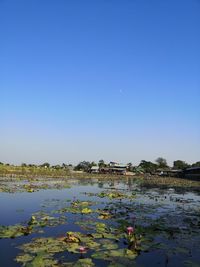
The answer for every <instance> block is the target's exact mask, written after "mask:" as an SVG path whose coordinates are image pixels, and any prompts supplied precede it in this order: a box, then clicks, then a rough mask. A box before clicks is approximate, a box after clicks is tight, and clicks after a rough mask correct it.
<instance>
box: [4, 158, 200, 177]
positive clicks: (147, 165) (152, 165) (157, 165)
mask: <svg viewBox="0 0 200 267" xmlns="http://www.w3.org/2000/svg"><path fill="white" fill-rule="evenodd" d="M0 165H4V166H5V165H6V166H9V165H10V164H8V163H6V164H5V163H3V162H0ZM126 165H127V170H128V171H132V172H138V171H142V172H146V173H154V172H156V171H158V170H159V169H169V168H170V167H169V165H168V163H167V160H166V159H165V158H162V157H159V158H157V159H156V160H155V162H151V161H146V160H141V161H140V164H139V165H137V166H134V165H133V164H132V163H131V162H129V163H127V164H126ZM93 166H98V167H99V168H106V167H108V166H109V163H106V162H105V161H104V160H103V159H101V160H99V162H94V161H91V162H90V161H81V162H79V163H78V164H77V165H76V166H72V164H66V163H63V164H61V165H59V164H57V165H51V164H50V163H48V162H45V163H43V164H39V165H37V164H26V163H22V164H21V167H22V168H45V169H55V170H68V169H73V170H75V171H85V172H87V171H89V170H90V169H91V168H92V167H93ZM189 167H200V161H197V162H195V163H193V164H188V163H187V162H185V161H183V160H175V161H174V162H173V166H172V168H171V169H174V170H183V169H186V168H189Z"/></svg>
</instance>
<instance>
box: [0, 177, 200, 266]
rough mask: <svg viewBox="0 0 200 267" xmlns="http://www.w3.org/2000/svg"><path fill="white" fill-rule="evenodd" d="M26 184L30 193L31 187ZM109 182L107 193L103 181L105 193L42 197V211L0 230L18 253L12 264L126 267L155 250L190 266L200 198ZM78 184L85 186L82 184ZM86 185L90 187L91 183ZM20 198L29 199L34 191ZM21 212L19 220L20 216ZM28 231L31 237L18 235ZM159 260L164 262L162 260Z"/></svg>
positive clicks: (199, 222)
mask: <svg viewBox="0 0 200 267" xmlns="http://www.w3.org/2000/svg"><path fill="white" fill-rule="evenodd" d="M101 183H103V182H102V181H101ZM28 184H29V185H30V184H31V186H30V188H33V189H34V186H33V185H34V183H28ZM41 184H42V183H41ZM110 184H111V189H110V190H109V189H107V188H108V187H109V183H107V181H106V187H105V188H106V190H105V188H96V191H95V190H94V191H93V190H91V192H92V193H84V194H83V193H82V192H79V193H77V195H76V197H74V192H73V190H72V193H71V194H70V190H69V191H68V190H66V191H63V192H62V194H63V195H62V197H61V198H60V197H59V196H60V195H59V194H60V192H59V193H58V194H57V195H55V196H54V198H52V199H51V198H49V195H47V197H45V198H44V201H43V202H42V205H40V207H42V210H40V211H38V212H34V213H32V214H31V215H30V214H29V216H28V219H26V220H25V221H23V223H22V224H15V225H10V226H0V238H1V241H3V239H4V238H16V240H15V244H16V245H15V246H17V253H18V252H20V253H19V254H18V255H17V256H16V261H17V262H18V263H19V264H20V265H21V266H24V267H31V266H32V267H42V266H44V267H47V266H53V267H58V266H59V267H65V266H83V267H90V266H101V264H102V265H105V266H109V267H117V266H118V267H120V266H131V267H132V266H135V265H137V261H138V260H139V261H141V259H143V257H144V258H145V256H144V255H147V254H151V253H155V252H156V253H157V254H158V255H166V259H167V261H169V262H170V261H171V259H174V258H175V260H177V259H178V260H179V261H181V262H182V266H184V265H185V266H192V264H193V259H194V262H195V261H196V258H198V256H197V252H196V250H198V248H199V242H200V239H199V236H200V235H199V233H200V230H199V226H200V209H199V202H198V201H200V200H198V201H196V202H195V201H194V200H193V199H191V198H190V197H187V198H186V197H185V196H184V195H177V194H176V193H175V191H174V190H173V191H172V190H170V191H169V190H165V191H159V190H157V191H155V190H154V191H153V190H147V189H137V190H136V189H135V187H134V190H133V191H132V189H130V190H128V189H127V188H128V185H127V188H126V185H123V189H121V188H120V186H118V184H117V185H116V188H115V185H114V184H113V183H110ZM43 185H44V184H43ZM54 185H55V183H54ZM81 185H88V181H86V180H84V182H83V183H81ZM73 186H77V185H73ZM90 186H91V188H92V189H93V184H91V185H90ZM20 188H21V187H20ZM26 188H27V189H28V188H29V187H28V186H27V187H26ZM52 188H53V187H52ZM59 189H60V188H59ZM97 189H98V190H97ZM23 190H24V188H23ZM35 190H38V188H36V189H35ZM82 190H84V189H82ZM42 193H43V192H42ZM68 193H69V195H68ZM79 194H80V195H79ZM25 195H27V196H28V197H32V195H34V192H33V194H32V195H29V194H25ZM65 196H66V197H67V198H68V199H66V198H65ZM50 197H51V196H50ZM79 197H80V199H79ZM90 197H92V198H90ZM99 198H100V199H102V200H100V201H99ZM91 199H92V200H93V201H90V200H91ZM198 199H199V198H198ZM96 200H97V201H96ZM17 208H19V207H17ZM15 210H16V209H15ZM23 210H24V212H23V213H22V214H20V213H18V215H19V216H22V215H23V216H24V213H26V210H25V209H23ZM50 227H51V229H50ZM33 233H34V238H33V239H31V237H32V236H30V237H27V239H25V238H24V237H23V236H24V235H30V234H33ZM17 237H20V238H18V239H17ZM23 238H24V239H23ZM18 240H19V242H18ZM25 240H26V241H25ZM6 241H9V240H6ZM195 253H196V254H195ZM194 254H195V257H193V255H194ZM152 255H153V254H152ZM191 255H192V256H191ZM176 257H177V258H176ZM166 259H164V260H166ZM191 259H192V261H189V260H191ZM160 262H161V265H162V266H164V264H166V263H165V262H163V259H162V260H160ZM0 263H1V260H0ZM145 264H146V263H143V266H148V265H145Z"/></svg>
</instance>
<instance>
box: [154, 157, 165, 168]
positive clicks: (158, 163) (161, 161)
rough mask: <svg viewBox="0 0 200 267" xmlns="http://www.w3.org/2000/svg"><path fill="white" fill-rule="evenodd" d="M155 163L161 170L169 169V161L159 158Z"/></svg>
mask: <svg viewBox="0 0 200 267" xmlns="http://www.w3.org/2000/svg"><path fill="white" fill-rule="evenodd" d="M155 161H156V163H157V165H158V167H159V168H167V167H168V165H167V161H166V159H164V158H161V157H159V158H157V159H156V160H155Z"/></svg>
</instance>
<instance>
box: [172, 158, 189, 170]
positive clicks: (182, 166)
mask: <svg viewBox="0 0 200 267" xmlns="http://www.w3.org/2000/svg"><path fill="white" fill-rule="evenodd" d="M187 167H189V164H187V163H186V162H185V161H182V160H175V161H174V164H173V168H174V169H178V170H183V169H185V168H187Z"/></svg>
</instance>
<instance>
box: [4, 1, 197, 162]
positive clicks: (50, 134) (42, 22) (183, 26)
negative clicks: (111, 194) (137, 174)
mask: <svg viewBox="0 0 200 267" xmlns="http://www.w3.org/2000/svg"><path fill="white" fill-rule="evenodd" d="M199 14H200V1H199V0H168V1H165V0H163V1H161V0H152V1H149V0H124V1H122V0H95V1H93V0H84V1H83V0H71V1H70V0H28V1H27V0H17V1H16V0H0V93H1V94H0V95H1V98H0V100H1V101H0V114H1V124H0V132H1V135H0V136H1V138H0V161H3V162H10V163H15V164H20V163H22V162H26V163H30V162H33V163H34V162H35V163H40V162H44V161H49V162H50V163H52V164H54V163H62V162H66V163H67V162H71V163H77V162H79V161H82V160H95V161H98V160H99V159H101V158H103V159H104V160H106V161H109V160H115V161H119V162H133V164H137V163H139V161H140V160H142V159H146V160H152V161H153V160H155V159H156V158H157V157H158V156H162V157H165V158H166V159H167V160H168V162H169V163H170V164H171V163H172V161H173V160H176V159H182V160H185V161H187V162H194V161H198V160H200V15H199Z"/></svg>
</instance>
